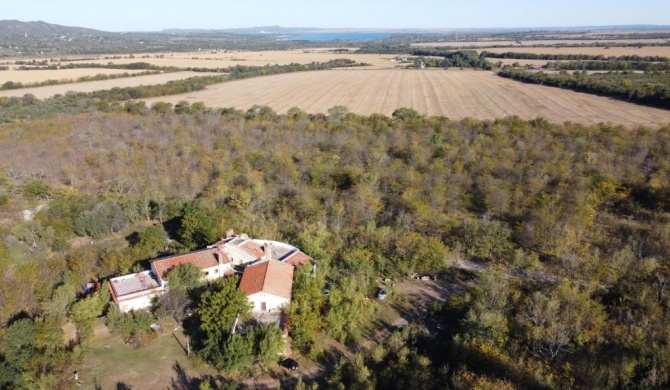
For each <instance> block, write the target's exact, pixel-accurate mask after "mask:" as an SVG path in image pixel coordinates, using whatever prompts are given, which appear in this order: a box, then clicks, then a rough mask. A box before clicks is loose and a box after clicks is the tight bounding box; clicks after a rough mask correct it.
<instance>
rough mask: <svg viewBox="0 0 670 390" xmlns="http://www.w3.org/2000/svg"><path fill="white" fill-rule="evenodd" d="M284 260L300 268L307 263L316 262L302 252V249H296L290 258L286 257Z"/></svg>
mask: <svg viewBox="0 0 670 390" xmlns="http://www.w3.org/2000/svg"><path fill="white" fill-rule="evenodd" d="M284 262H286V263H289V264H291V265H292V266H294V267H296V268H298V267H301V266H303V265H305V264H314V259H312V258H311V257H309V256H307V255H306V254H304V253H302V252H301V251H295V252H294V253H293V254H292V255H290V256H289V257H288V258H286V259H284Z"/></svg>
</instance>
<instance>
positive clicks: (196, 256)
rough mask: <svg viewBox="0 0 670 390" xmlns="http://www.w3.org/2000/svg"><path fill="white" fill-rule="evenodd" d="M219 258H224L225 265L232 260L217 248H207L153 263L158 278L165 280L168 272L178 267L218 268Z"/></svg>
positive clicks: (164, 258)
mask: <svg viewBox="0 0 670 390" xmlns="http://www.w3.org/2000/svg"><path fill="white" fill-rule="evenodd" d="M218 256H223V258H222V260H223V263H224V264H226V263H230V259H228V256H226V255H225V254H223V253H221V252H219V250H218V249H217V248H206V249H201V250H199V251H195V252H189V253H185V254H183V255H175V256H169V257H163V258H160V259H156V260H153V261H152V263H153V265H154V268H155V269H156V273H157V274H158V275H157V276H158V277H159V278H161V279H165V275H166V274H167V272H168V271H169V270H170V269H172V268H173V267H175V266H177V265H182V264H193V265H195V266H197V267H198V268H200V269H205V268H211V267H216V266H217V265H218V264H219V260H218Z"/></svg>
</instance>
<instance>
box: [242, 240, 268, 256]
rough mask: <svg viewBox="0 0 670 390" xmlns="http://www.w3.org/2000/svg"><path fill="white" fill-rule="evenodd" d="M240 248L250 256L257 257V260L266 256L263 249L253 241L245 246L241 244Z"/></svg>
mask: <svg viewBox="0 0 670 390" xmlns="http://www.w3.org/2000/svg"><path fill="white" fill-rule="evenodd" d="M240 248H242V249H244V250H245V251H247V252H249V254H250V255H252V256H256V258H257V259H260V258H261V257H263V256H264V255H265V252H264V251H263V248H261V246H260V245H258V244H256V243H255V242H253V241H251V240H249V241H246V242H244V243H243V244H241V245H240Z"/></svg>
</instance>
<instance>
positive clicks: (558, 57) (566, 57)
mask: <svg viewBox="0 0 670 390" xmlns="http://www.w3.org/2000/svg"><path fill="white" fill-rule="evenodd" d="M481 55H482V56H484V57H488V58H502V59H505V58H511V59H517V60H547V61H626V62H670V58H668V57H664V56H638V55H623V56H604V55H602V54H597V55H592V54H537V53H521V52H515V51H512V52H506V53H494V52H490V51H486V50H484V51H482V52H481Z"/></svg>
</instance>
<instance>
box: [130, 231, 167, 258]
mask: <svg viewBox="0 0 670 390" xmlns="http://www.w3.org/2000/svg"><path fill="white" fill-rule="evenodd" d="M166 239H167V233H165V229H163V225H156V226H150V227H148V228H146V229H145V230H143V231H141V232H139V233H138V234H137V242H136V243H135V244H134V245H133V247H135V248H137V249H138V250H139V252H140V253H141V254H142V256H143V257H144V258H152V257H156V256H157V255H158V253H159V252H160V251H162V250H164V249H165V240H166Z"/></svg>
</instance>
